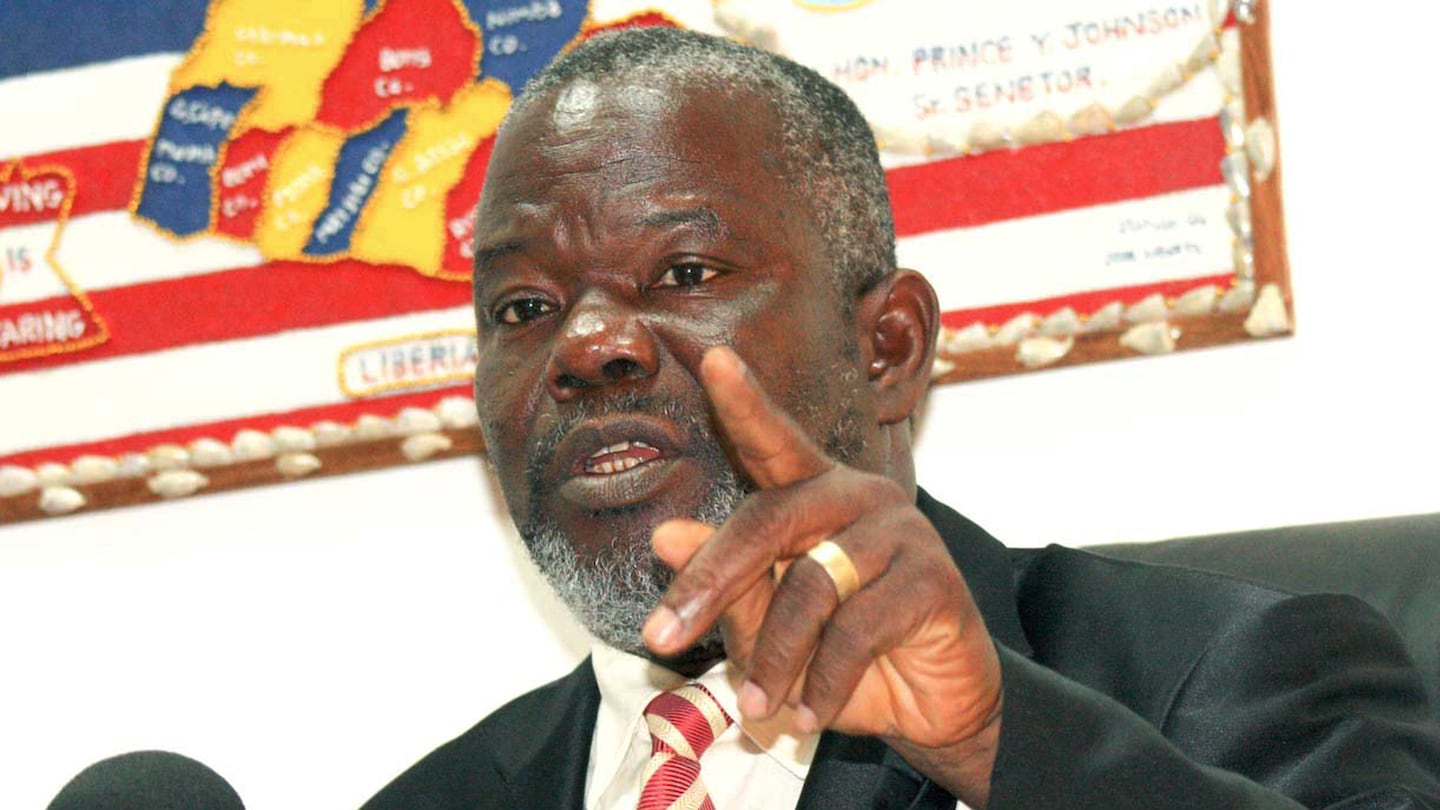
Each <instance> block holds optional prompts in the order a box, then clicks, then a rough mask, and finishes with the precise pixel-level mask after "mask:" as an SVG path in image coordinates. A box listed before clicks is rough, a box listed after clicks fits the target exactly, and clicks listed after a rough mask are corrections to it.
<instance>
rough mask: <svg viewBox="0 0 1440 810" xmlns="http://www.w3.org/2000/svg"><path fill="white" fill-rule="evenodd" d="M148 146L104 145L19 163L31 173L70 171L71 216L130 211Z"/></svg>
mask: <svg viewBox="0 0 1440 810" xmlns="http://www.w3.org/2000/svg"><path fill="white" fill-rule="evenodd" d="M145 143H146V142H145V141H143V140H139V141H116V142H114V143H102V144H97V145H95V146H82V147H78V148H75V149H64V150H61V151H59V152H47V153H45V154H43V155H31V156H29V157H24V158H20V161H21V162H22V163H23V164H24V165H25V166H27V167H29V168H31V169H35V168H39V167H42V166H55V165H59V166H65V167H66V168H68V169H70V171H71V173H73V174H74V175H75V184H76V190H75V202H74V203H73V204H71V206H70V216H72V217H75V216H80V215H82V214H93V213H96V212H97V211H120V210H124V209H127V208H129V207H130V196H131V194H132V193H133V192H134V190H135V182H136V172H138V171H139V170H140V158H141V157H142V156H143V155H144V154H145Z"/></svg>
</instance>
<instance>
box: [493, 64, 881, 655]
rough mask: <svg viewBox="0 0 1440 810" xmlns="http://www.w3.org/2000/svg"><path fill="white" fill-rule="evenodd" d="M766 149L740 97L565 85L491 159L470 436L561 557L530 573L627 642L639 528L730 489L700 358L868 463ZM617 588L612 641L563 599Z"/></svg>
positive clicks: (821, 295) (529, 537) (638, 592)
mask: <svg viewBox="0 0 1440 810" xmlns="http://www.w3.org/2000/svg"><path fill="white" fill-rule="evenodd" d="M780 150H781V146H780V142H779V134H778V133H777V132H776V131H775V125H774V123H773V114H772V113H771V111H770V110H769V108H768V106H767V105H766V104H765V103H764V102H763V101H761V100H759V99H756V98H754V97H752V96H750V95H748V94H740V93H719V92H716V91H712V90H700V89H694V88H691V89H677V88H670V87H663V86H661V87H654V86H633V85H624V84H621V83H618V82H610V83H607V84H604V85H599V84H591V83H589V82H584V81H581V82H577V83H573V84H570V85H568V86H565V87H562V88H560V89H559V90H558V91H553V92H552V93H551V94H550V95H548V96H546V97H542V98H540V99H537V101H536V102H535V103H534V104H532V105H531V106H530V107H529V108H528V109H526V110H525V111H523V112H522V113H519V114H518V116H517V117H516V118H515V119H514V120H512V121H511V122H509V124H508V125H507V128H506V130H505V133H504V135H503V137H502V138H501V139H500V141H499V142H498V143H497V144H496V147H495V152H494V154H493V156H492V158H491V163H490V169H489V175H488V177H487V179H486V184H485V191H484V196H483V198H482V200H481V204H480V208H479V212H478V221H477V229H476V234H477V244H476V247H477V252H476V256H477V259H476V312H477V321H478V333H479V346H480V362H479V367H478V369H477V371H476V402H477V405H478V408H479V412H480V419H481V425H482V428H483V430H484V433H485V441H486V445H487V447H488V450H489V455H490V459H491V461H492V463H493V464H494V466H495V470H496V472H497V474H498V476H499V480H500V483H501V486H502V488H503V489H504V492H505V497H506V501H507V502H508V505H509V508H510V511H511V514H512V515H513V516H514V518H515V520H516V523H517V525H518V526H519V527H520V530H521V533H522V535H524V536H525V537H526V541H527V544H529V546H530V548H531V551H532V554H533V555H535V556H536V559H537V562H539V563H540V564H541V567H542V569H544V568H546V567H547V566H552V567H553V566H554V565H556V564H564V565H568V566H570V568H571V569H573V570H570V571H568V572H567V573H563V574H559V575H557V574H556V573H555V572H554V571H550V570H547V571H546V573H547V575H549V576H550V578H551V580H552V582H553V583H556V585H557V588H559V589H560V590H561V592H562V596H565V597H566V598H567V601H569V602H570V603H571V604H570V606H571V608H572V609H574V610H576V611H577V613H580V614H581V618H582V619H585V620H586V623H587V624H590V625H591V629H592V630H596V632H597V634H599V635H601V636H602V638H605V640H606V641H609V642H610V643H612V644H617V646H621V647H627V648H632V649H634V646H635V645H636V644H638V631H639V624H640V622H643V619H644V615H645V613H646V612H648V610H649V609H650V608H651V607H653V605H654V601H655V599H656V598H657V597H658V595H659V593H660V592H663V587H664V583H665V581H666V575H665V572H664V571H663V566H661V565H660V564H659V562H658V560H655V559H654V558H653V555H651V554H650V552H649V536H650V531H651V529H652V528H653V527H654V526H656V525H657V524H659V523H660V522H662V521H664V520H667V519H669V518H672V517H681V516H683V517H696V518H699V519H702V520H707V521H709V522H719V521H721V520H723V519H724V518H725V516H726V515H728V513H729V511H730V509H732V508H733V507H734V505H735V503H737V502H738V500H739V499H740V498H741V497H742V496H743V492H744V489H745V483H744V482H743V480H741V479H740V478H739V477H738V476H736V474H735V473H734V472H733V470H732V468H731V465H730V463H729V462H728V461H727V458H726V456H725V453H724V451H723V449H722V441H721V440H720V439H717V437H716V435H715V432H714V428H713V426H712V423H711V420H710V409H709V405H708V403H707V402H706V399H705V396H704V393H703V391H702V389H701V387H700V385H699V382H698V372H697V370H698V368H699V363H700V358H701V356H702V354H703V353H704V351H705V350H706V349H707V348H709V347H711V346H715V345H718V344H727V345H730V346H733V347H734V348H735V349H736V350H737V351H738V352H739V353H740V355H741V356H742V357H744V358H745V359H746V360H747V361H748V362H749V364H750V365H751V368H752V370H753V371H754V373H755V376H756V377H757V378H758V379H759V380H760V382H761V384H762V385H763V386H764V387H765V388H766V389H767V390H768V391H769V392H770V394H771V396H772V397H774V398H775V399H776V400H777V401H778V402H779V403H780V404H781V405H782V406H783V407H785V408H786V409H787V410H788V411H789V412H790V413H791V414H792V415H793V416H794V417H795V418H796V419H797V420H798V421H799V422H800V423H801V424H802V425H804V426H805V427H806V428H807V429H809V431H810V432H811V433H812V435H814V436H816V437H817V439H818V440H819V441H820V443H821V444H822V446H824V447H827V448H829V449H831V450H832V452H836V453H838V454H839V455H840V456H841V457H842V460H847V461H851V462H856V463H862V464H863V463H864V459H865V456H866V453H865V451H864V450H863V445H864V443H865V440H866V437H867V436H868V435H869V431H870V430H872V429H873V427H874V424H875V419H874V414H873V407H872V406H871V405H870V400H869V399H868V397H867V390H868V389H867V388H866V386H865V380H864V375H863V373H862V372H863V370H862V368H861V360H860V357H859V354H858V352H857V350H856V348H855V347H856V346H857V339H858V336H857V335H856V334H855V327H854V325H853V323H852V320H853V319H852V318H850V317H849V316H848V315H846V314H845V313H846V312H847V311H848V310H847V308H846V307H844V306H843V304H842V301H841V296H840V293H839V291H838V290H837V288H836V285H835V283H834V282H833V281H832V277H831V269H830V267H829V266H828V264H827V262H826V258H825V251H824V246H823V242H822V241H821V239H820V237H819V235H818V233H817V231H816V229H815V226H814V224H813V221H812V219H811V217H810V216H809V215H808V214H807V210H808V209H807V206H808V205H810V201H808V200H806V199H804V198H803V197H802V195H803V189H799V188H796V187H795V185H796V184H795V183H794V182H792V178H789V177H786V176H784V175H783V172H782V162H781V161H780V159H779V157H778V156H779V154H780ZM557 557H565V558H567V559H566V560H564V561H562V563H557V562H556V560H555V559H554V558H557ZM576 576H579V577H582V578H584V577H586V576H589V578H590V585H591V586H593V587H590V588H589V590H588V591H585V592H583V593H571V594H567V593H566V590H567V587H565V586H564V583H561V582H559V581H558V580H559V579H566V578H570V579H573V578H574V577H576ZM607 591H609V592H611V593H606V592H607ZM616 595H620V596H626V597H627V598H629V601H630V602H633V603H635V604H633V605H631V606H630V607H629V608H627V610H629V611H630V612H631V613H634V614H638V615H631V616H626V617H625V618H624V619H623V620H621V624H622V625H623V627H622V628H621V629H620V630H618V631H616V632H618V633H620V634H621V635H625V636H627V640H626V643H622V642H621V640H619V639H616V638H610V637H607V636H606V632H607V631H601V630H599V629H597V628H596V626H595V623H596V621H602V619H596V618H595V617H593V616H591V617H587V616H586V610H587V609H588V607H589V605H588V604H585V605H577V604H576V602H582V601H583V602H587V603H588V602H590V601H593V600H597V599H602V598H603V599H608V598H610V597H612V596H616ZM617 611H620V608H618V607H615V606H614V605H610V606H608V607H605V608H604V610H603V611H601V612H606V613H610V614H613V613H616V612H617ZM604 620H608V619H604ZM631 625H633V627H632V626H631ZM632 635H633V637H634V638H633V640H634V644H631V643H628V637H629V636H632ZM637 651H638V650H637Z"/></svg>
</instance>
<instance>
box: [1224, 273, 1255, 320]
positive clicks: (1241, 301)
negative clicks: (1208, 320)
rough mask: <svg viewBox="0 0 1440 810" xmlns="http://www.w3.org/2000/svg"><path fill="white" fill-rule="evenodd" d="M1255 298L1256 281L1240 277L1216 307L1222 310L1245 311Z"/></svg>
mask: <svg viewBox="0 0 1440 810" xmlns="http://www.w3.org/2000/svg"><path fill="white" fill-rule="evenodd" d="M1254 300H1255V282H1253V281H1250V280H1248V279H1239V280H1237V281H1236V282H1235V284H1234V286H1232V287H1231V288H1230V289H1229V290H1228V291H1227V292H1226V293H1225V294H1224V295H1223V296H1221V297H1220V303H1219V304H1217V305H1216V306H1215V308H1216V309H1217V310H1219V311H1221V312H1227V313H1229V312H1244V311H1245V310H1247V309H1249V308H1250V302H1251V301H1254Z"/></svg>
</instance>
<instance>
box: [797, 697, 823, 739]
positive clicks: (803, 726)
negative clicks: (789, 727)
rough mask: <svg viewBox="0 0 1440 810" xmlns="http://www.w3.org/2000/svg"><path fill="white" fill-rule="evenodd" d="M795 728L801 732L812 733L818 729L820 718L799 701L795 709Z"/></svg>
mask: <svg viewBox="0 0 1440 810" xmlns="http://www.w3.org/2000/svg"><path fill="white" fill-rule="evenodd" d="M795 728H797V729H799V730H800V733H801V734H814V733H815V732H817V731H819V730H820V718H818V717H816V716H815V712H813V711H811V710H810V707H809V706H806V705H805V704H804V703H801V704H800V707H799V708H797V709H796V710H795Z"/></svg>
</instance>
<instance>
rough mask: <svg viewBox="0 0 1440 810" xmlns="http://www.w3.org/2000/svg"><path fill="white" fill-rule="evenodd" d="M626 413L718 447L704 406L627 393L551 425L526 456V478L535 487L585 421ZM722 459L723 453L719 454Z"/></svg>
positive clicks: (579, 407) (588, 403)
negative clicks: (668, 424)
mask: <svg viewBox="0 0 1440 810" xmlns="http://www.w3.org/2000/svg"><path fill="white" fill-rule="evenodd" d="M627 413H643V414H646V415H650V416H660V417H662V418H664V419H666V420H669V421H670V422H673V423H675V424H676V425H678V426H680V428H681V429H683V430H684V431H685V433H686V435H687V436H688V437H689V439H690V440H691V442H692V443H693V444H695V445H696V446H698V447H706V446H710V447H714V448H716V450H717V451H718V448H719V444H718V442H717V441H716V438H715V431H714V429H713V428H712V426H711V422H710V414H709V412H708V411H707V410H706V409H705V408H704V407H703V406H699V405H696V404H695V403H693V402H691V401H687V400H683V399H680V398H678V397H667V396H658V395H653V394H642V393H640V392H638V391H627V392H624V393H621V394H617V395H615V396H613V397H609V398H607V399H595V400H584V401H582V402H579V403H577V404H576V405H575V406H574V407H573V408H571V409H570V410H568V411H567V412H566V413H564V414H563V415H560V416H557V417H556V418H555V420H554V422H553V423H552V424H551V425H550V426H549V427H548V428H546V429H545V431H544V432H543V433H541V434H540V435H539V436H538V437H537V438H536V440H535V444H534V445H533V446H532V447H531V448H530V450H529V452H528V453H526V456H525V476H526V478H527V479H528V480H529V481H531V482H532V486H534V485H535V483H536V482H538V481H539V480H540V479H541V478H542V477H543V476H544V474H545V470H546V468H547V467H549V465H550V462H551V461H552V460H553V459H554V458H555V453H556V452H557V451H558V450H559V448H560V443H561V442H563V441H564V440H565V437H566V436H568V435H570V433H571V432H572V431H573V430H575V428H577V427H579V426H580V425H581V424H583V423H584V422H588V421H590V420H592V419H599V418H601V417H605V416H614V415H620V414H627ZM721 455H722V456H723V453H722V454H721Z"/></svg>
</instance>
